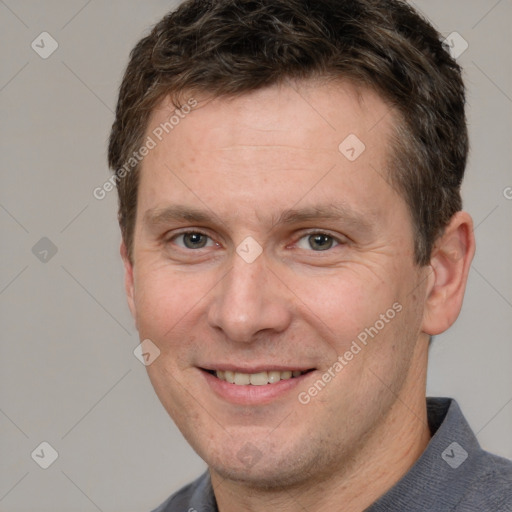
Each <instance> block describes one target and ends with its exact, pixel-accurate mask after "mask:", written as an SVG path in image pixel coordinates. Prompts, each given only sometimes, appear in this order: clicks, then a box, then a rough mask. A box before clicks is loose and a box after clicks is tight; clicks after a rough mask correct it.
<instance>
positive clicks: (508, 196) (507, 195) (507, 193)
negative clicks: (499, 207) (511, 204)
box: [503, 187, 512, 199]
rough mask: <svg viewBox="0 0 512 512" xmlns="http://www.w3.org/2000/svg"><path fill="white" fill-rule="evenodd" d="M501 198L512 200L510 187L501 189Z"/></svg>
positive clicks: (511, 188)
mask: <svg viewBox="0 0 512 512" xmlns="http://www.w3.org/2000/svg"><path fill="white" fill-rule="evenodd" d="M503 197H504V198H505V199H512V187H505V188H504V189H503Z"/></svg>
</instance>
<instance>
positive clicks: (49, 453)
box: [30, 441, 59, 469]
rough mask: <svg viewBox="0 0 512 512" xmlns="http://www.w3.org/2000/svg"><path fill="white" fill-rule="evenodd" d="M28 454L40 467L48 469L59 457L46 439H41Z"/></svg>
mask: <svg viewBox="0 0 512 512" xmlns="http://www.w3.org/2000/svg"><path fill="white" fill-rule="evenodd" d="M30 456H31V457H32V459H33V460H34V462H35V463H36V464H37V465H38V466H39V467H41V468H42V469H48V468H49V467H50V466H51V465H52V464H53V463H54V462H55V461H56V460H57V458H58V457H59V454H58V452H57V450H56V449H55V448H54V447H53V446H52V445H51V444H50V443H48V442H47V441H43V442H42V443H41V444H40V445H39V446H38V447H37V448H36V449H35V450H34V451H33V452H32V453H31V454H30Z"/></svg>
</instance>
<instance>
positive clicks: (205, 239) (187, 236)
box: [171, 231, 216, 249]
mask: <svg viewBox="0 0 512 512" xmlns="http://www.w3.org/2000/svg"><path fill="white" fill-rule="evenodd" d="M171 241H172V242H174V243H175V244H176V245H178V246H179V247H183V248H185V249H203V248H204V247H212V246H214V245H216V244H215V242H214V241H213V240H212V239H211V238H210V237H209V236H208V235H205V234H204V233H201V232H200V231H187V232H185V233H180V234H179V235H176V236H174V237H173V238H171Z"/></svg>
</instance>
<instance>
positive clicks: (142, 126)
mask: <svg viewBox="0 0 512 512" xmlns="http://www.w3.org/2000/svg"><path fill="white" fill-rule="evenodd" d="M309 78H325V79H328V78H341V79H347V80H350V81H352V82H354V83H356V84H360V85H363V86H365V87H370V88H372V89H373V90H375V91H376V92H377V93H378V94H379V95H380V96H381V97H382V98H383V99H384V100H385V101H387V102H388V103H389V104H390V105H391V106H392V107H394V109H395V110H396V112H398V113H399V118H400V122H399V123H397V126H395V129H396V133H395V134H394V137H393V148H392V150H391V152H390V162H389V172H388V175H389V180H390V182H391V183H392V184H393V185H394V186H395V187H396V189H397V190H398V191H399V192H400V193H401V195H402V196H403V197H404V199H405V201H406V203H407V205H408V207H409V209H410V212H411V216H412V222H413V226H414V231H415V261H416V263H417V264H419V265H426V264H428V262H429V261H430V254H431V251H432V247H433V244H434V242H435V240H436V238H437V237H438V236H439V235H440V234H441V232H442V230H443V229H444V227H445V226H446V225H447V223H448V222H449V220H450V218H451V217H452V216H453V214H454V213H455V212H457V211H459V210H460V209H461V208H462V201H461V197H460V185H461V182H462V178H463V175H464V169H465V166H466V158H467V152H468V137H467V128H466V120H465V113H464V103H465V97H464V96H465V94H464V84H463V82H462V78H461V70H460V67H459V66H458V64H457V63H456V62H455V61H454V60H453V59H452V58H451V56H450V55H449V53H448V51H447V48H446V47H445V46H444V44H443V43H442V41H441V37H440V34H439V33H438V32H437V31H436V30H435V29H434V28H433V27H432V26H431V24H430V23H428V22H427V21H425V20H424V19H423V18H422V17H421V16H420V15H419V14H418V13H417V12H416V11H414V10H413V9H412V8H411V7H410V6H409V5H407V4H406V3H405V2H402V1H400V0H209V1H208V0H188V1H186V2H184V3H182V4H181V5H180V6H179V7H178V9H177V10H176V11H174V12H172V13H169V14H168V15H166V16H165V17H164V18H163V19H162V20H161V21H160V22H158V23H157V24H156V26H155V27H154V28H153V29H152V30H151V32H150V33H149V35H148V36H147V37H144V38H143V39H142V40H141V41H139V43H138V44H137V45H136V46H135V48H134V49H133V50H132V52H131V55H130V61H129V63H128V66H127V69H126V72H125V74H124V78H123V81H122V84H121V87H120V92H119V100H118V103H117V108H116V118H115V121H114V124H113V126H112V132H111V135H110V142H109V149H108V161H109V165H110V167H111V169H112V170H114V171H115V172H116V173H118V172H119V170H120V169H121V168H122V167H123V165H124V164H125V162H126V161H127V160H128V159H129V158H130V156H131V155H132V154H133V152H134V151H136V150H137V149H138V148H139V147H140V146H141V144H142V143H143V139H144V136H145V132H146V129H147V125H148V121H149V117H150V115H151V112H152V109H153V108H154V107H155V106H156V105H157V104H158V103H159V102H160V101H161V100H162V99H163V98H165V97H166V96H167V95H170V96H171V97H173V98H175V100H174V101H177V100H176V98H179V97H180V95H183V94H185V93H187V92H188V93H190V92H191V91H197V92H201V93H206V94H207V95H212V96H213V97H220V96H235V95H240V94H243V93H245V92H249V91H253V90H255V89H258V88H263V87H267V86H271V85H274V84H277V83H280V82H283V81H284V80H287V79H295V80H302V79H309ZM177 105H179V100H178V103H177ZM139 168H140V165H139V164H138V165H136V166H135V167H134V169H133V170H132V171H131V172H128V173H124V174H125V176H124V177H123V179H119V180H117V181H118V194H119V223H120V227H121V231H122V235H123V239H124V241H125V243H126V245H127V248H128V253H129V254H130V256H131V254H132V246H133V231H134V223H135V213H136V208H137V186H138V175H139V171H140V169H139Z"/></svg>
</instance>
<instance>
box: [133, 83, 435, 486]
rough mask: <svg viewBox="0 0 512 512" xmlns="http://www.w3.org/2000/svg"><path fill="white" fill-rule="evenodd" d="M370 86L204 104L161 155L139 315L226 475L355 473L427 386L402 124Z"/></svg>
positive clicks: (136, 304) (141, 268) (157, 377)
mask: <svg viewBox="0 0 512 512" xmlns="http://www.w3.org/2000/svg"><path fill="white" fill-rule="evenodd" d="M359 93H360V94H359ZM359 93H358V92H357V91H356V90H355V89H354V88H353V87H351V86H350V85H348V84H339V83H338V84H331V85H330V86H328V85H318V83H313V82H309V83H302V84H301V85H295V86H293V87H291V86H280V87H277V86H276V87H271V88H268V89H265V90H260V91H257V92H254V93H251V94H247V95H243V96H240V97H238V98H234V99H233V98H230V99H226V98H220V99H215V100H212V101H209V102H200V103H199V106H198V107H196V108H195V109H193V111H192V112H191V113H189V114H187V115H186V116H185V115H184V116H183V117H184V119H180V122H179V124H177V125H176V126H175V127H174V128H173V129H172V131H170V132H169V134H167V135H165V133H164V135H165V137H164V138H163V140H162V141H161V142H158V144H157V146H156V148H154V149H152V150H151V151H150V153H149V155H148V156H147V157H146V158H145V159H144V161H143V167H142V171H141V176H140V184H139V191H138V207H137V208H138V209H137V218H136V226H135V235H134V250H133V268H132V267H131V265H129V264H128V273H127V284H128V294H129V301H130V305H131V308H132V312H133V314H134V316H135V318H136V323H137V327H138V329H139V332H140V337H141V339H150V340H151V341H152V342H153V343H154V344H155V345H157V346H158V348H159V350H160V356H159V357H158V358H157V359H156V360H155V361H154V362H153V363H152V364H151V365H150V366H148V368H147V369H148V373H149V376H150V379H151V382H152V384H153V386H154V388H155V390H156V393H157V394H158V397H159V398H160V400H161V402H162V404H163V405H164V407H165V408H166V410H167V411H168V412H169V414H170V415H171V417H172V418H173V419H174V421H175V422H176V424H177V425H178V427H179V428H180V430H181V431H182V432H183V434H184V435H185V437H186V438H187V440H188V441H189V442H190V444H191V445H192V446H193V447H194V448H195V450H196V451H197V452H198V453H199V455H200V456H201V457H203V459H204V460H205V461H206V462H207V463H208V464H209V466H210V467H211V468H212V470H213V471H216V472H217V473H218V474H220V475H222V476H224V477H230V478H235V479H239V480H242V481H247V482H252V483H259V484H261V483H266V484H268V485H277V486H279V485H282V484H283V483H285V482H294V481H298V479H300V478H309V477H310V475H311V474H312V472H316V474H317V475H319V474H322V473H323V472H327V471H329V472H332V471H333V470H336V469H339V468H340V467H342V466H343V465H346V464H348V461H349V460H351V459H352V458H353V457H354V454H355V453H357V450H360V449H361V446H362V445H363V444H364V443H363V441H362V440H363V439H366V438H368V436H371V435H373V434H374V433H375V432H378V431H379V428H380V427H381V426H382V425H383V424H385V422H386V421H387V419H386V418H388V417H389V413H390V411H392V410H394V409H396V407H400V405H397V404H398V401H400V402H403V403H407V398H408V397H409V398H410V396H412V394H414V393H415V391H414V390H413V388H414V385H415V384H412V383H416V385H418V384H417V383H418V382H419V383H420V385H419V388H421V382H422V379H423V378H424V374H423V371H424V370H423V367H422V365H421V364H418V361H420V360H421V358H422V357H424V356H423V352H422V350H419V349H418V346H419V344H420V341H421V345H422V346H423V345H425V343H424V342H425V335H424V334H421V323H422V316H423V303H424V285H423V281H424V270H425V269H420V268H418V267H417V266H415V265H414V263H413V261H414V258H413V252H414V249H413V229H412V224H411V220H410V213H409V211H408V209H407V206H406V204H405V202H404V200H403V199H402V197H401V196H400V195H398V193H397V192H396V191H395V190H394V189H393V188H392V187H391V186H390V185H389V184H388V183H387V181H386V180H387V171H386V159H387V158H388V156H389V151H390V148H389V145H388V136H389V134H390V132H391V129H392V123H393V122H394V121H393V116H392V114H391V113H390V112H389V107H388V106H387V105H386V104H385V103H384V102H383V101H382V100H381V99H380V98H379V97H378V96H377V95H375V94H374V93H371V92H370V91H359ZM198 99H199V98H198ZM173 110H174V107H172V106H170V104H168V103H162V105H161V106H160V107H159V108H158V109H156V110H155V112H154V113H153V117H152V120H151V124H150V126H149V128H148V131H147V133H148V134H149V135H150V134H151V132H152V131H153V130H154V129H155V127H158V125H160V123H163V122H166V121H168V120H169V117H170V116H171V115H172V111H173ZM354 135H355V136H356V137H357V138H358V139H359V140H360V141H361V142H362V143H363V144H364V145H365V149H364V150H363V151H362V152H361V149H362V146H361V145H360V143H359V142H357V139H355V138H354ZM347 137H350V138H349V139H347V141H346V142H345V143H344V144H342V145H341V150H340V149H339V145H340V143H342V142H343V141H344V140H345V139H346V138H347ZM153 138H155V137H153ZM358 153H360V154H359V155H358ZM347 156H348V157H349V158H347ZM354 157H356V158H355V159H354ZM259 251H262V252H261V254H259ZM132 270H133V275H132ZM393 305H394V307H393ZM393 313H394V314H393ZM365 329H367V330H366V331H365ZM362 333H366V340H365V342H366V344H364V343H363V342H362V341H361V340H364V339H365V336H364V334H362ZM370 333H371V334H370ZM358 336H359V338H358ZM354 341H356V343H357V346H358V347H359V350H358V349H357V347H356V345H354V344H353V342H354ZM347 352H351V353H352V355H353V356H352V357H350V356H345V354H346V353H347ZM419 354H421V355H419ZM338 356H342V360H343V363H342V362H341V361H340V360H339V359H338ZM336 361H338V365H336V364H335V363H336ZM340 365H341V368H340ZM418 368H421V369H420V370H418ZM412 369H414V370H412ZM215 371H220V372H227V374H226V373H220V374H219V375H220V377H221V378H219V377H218V376H216V375H215ZM413 371H414V372H415V373H414V375H413V374H412V373H413ZM265 372H266V373H265ZM286 372H296V373H295V374H293V373H292V378H288V377H289V376H290V373H286ZM297 372H301V373H300V375H299V374H298V373H297ZM248 374H260V375H256V376H249V375H248ZM325 374H328V375H330V377H331V378H330V379H329V378H328V377H325ZM293 375H299V376H296V377H293ZM282 377H283V379H281V378H282ZM226 378H227V379H228V380H232V379H233V378H234V379H235V383H231V382H228V381H226V380H225V379H226ZM322 378H324V380H323V381H322ZM251 379H252V382H253V384H247V382H250V381H251ZM280 379H281V380H280ZM268 380H275V381H276V382H274V383H266V384H264V382H268ZM318 381H322V382H323V383H324V385H323V386H322V384H321V383H319V382H318ZM326 381H327V382H326ZM258 383H259V384H262V385H258ZM315 383H316V385H315ZM312 388H313V391H312ZM315 389H316V392H315V391H314V390H315ZM402 407H404V406H403V405H402ZM404 411H405V412H404V414H405V413H406V412H407V411H406V407H404Z"/></svg>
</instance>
